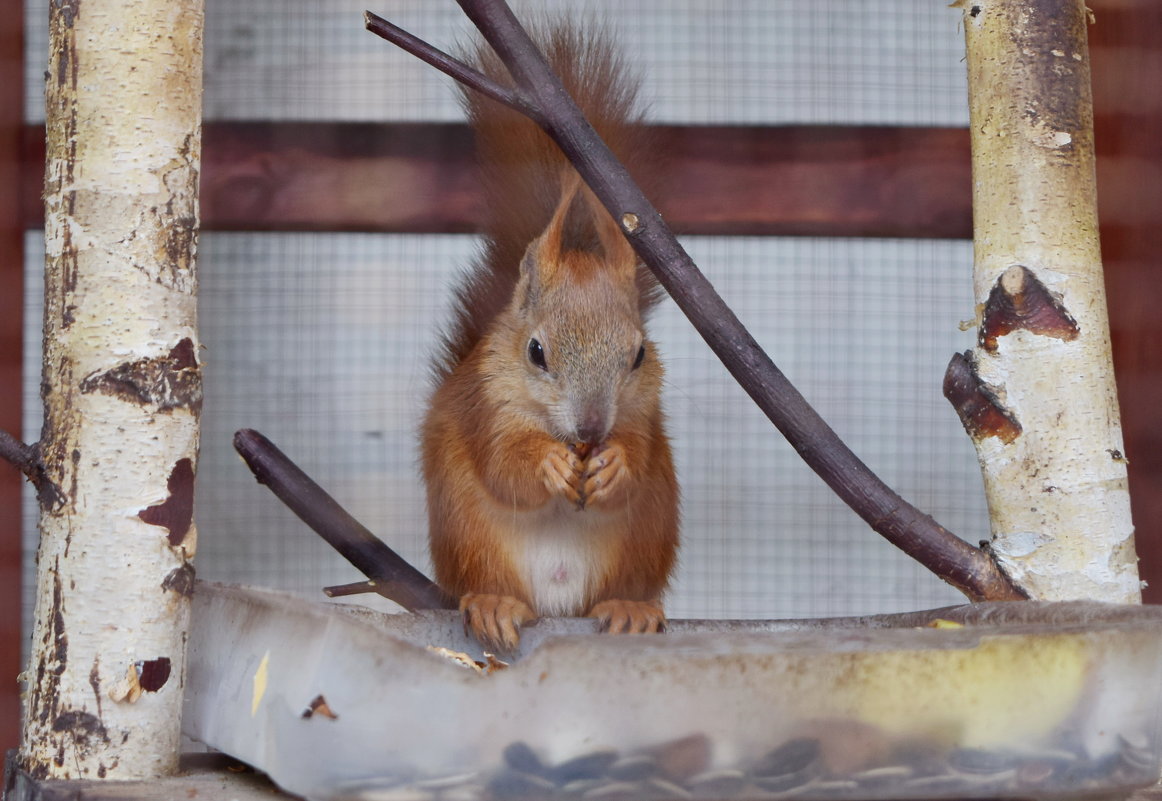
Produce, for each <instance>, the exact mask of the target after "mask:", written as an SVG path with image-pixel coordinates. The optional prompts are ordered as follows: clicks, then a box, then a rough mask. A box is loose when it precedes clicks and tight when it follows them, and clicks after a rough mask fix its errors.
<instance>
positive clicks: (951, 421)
mask: <svg viewBox="0 0 1162 801" xmlns="http://www.w3.org/2000/svg"><path fill="white" fill-rule="evenodd" d="M515 5H516V7H517V10H518V13H528V12H529V10H530V9H532V10H534V11H535V9H537V8H539V7H540V6H542V5H544V6H548V7H550V8H563V7H564V6H566V3H564V2H550V3H532V2H525V3H518V4H515ZM568 5H569V6H570V7H575V6H578V5H584V6H585V8H586V9H591V11H587V12H586V13H594V14H598V15H603V16H608V18H609V19H610V20H611V21H612V22H613V24H614V25H615V27H617V28H618V29H619V30H620V35H621V38H622V41H623V44H624V46H625V47H626V49H627V51H628V52H630V53H631V54H632V55H633V56H634V58H635V60H636V61H637V62H638V64H639V65H640V67H641V69H642V71H643V73H644V74H645V76H646V79H645V83H646V96H647V97H648V98H649V99H650V100H651V116H652V117H653V118H654V119H656V120H658V121H665V122H672V123H718V124H724V123H748V124H754V123H758V124H792V123H834V124H900V125H949V126H956V125H964V124H966V122H967V103H966V100H965V89H964V68H963V64H962V62H961V57H962V50H963V45H962V40H961V37H960V31H959V30H958V27H957V26H958V19H959V14H958V13H957V12H955V11H951V10H949V9H947V8H945V7H944V4H933V3H930V2H928V1H927V0H908V1H906V2H900V3H896V4H893V5H891V6H886V7H883V8H882V9H875V10H874V11H873V10H872V9H871V7H869V6H868V5H867V4H866V3H857V2H854V0H780V1H779V2H761V1H760V0H748V1H746V2H726V1H725V0H720V1H719V2H710V1H709V0H646V1H643V2H635V3H633V4H629V6H628V8H627V6H626V4H625V3H618V4H614V3H612V2H587V3H584V4H576V3H571V4H568ZM364 7H365V6H364V4H363V3H358V4H356V3H351V2H346V0H341V1H339V2H322V0H312V1H310V2H308V0H259V1H257V2H249V1H248V2H226V1H225V0H210V2H208V3H207V33H206V62H205V63H206V70H207V75H206V90H207V93H206V103H205V107H206V116H207V119H270V120H304V119H306V120H312V119H342V120H451V119H458V118H459V116H460V113H459V109H458V107H457V105H456V102H455V96H454V91H453V89H452V87H451V86H450V84H449V82H448V81H447V80H446V79H444V78H443V77H442V76H440V75H438V74H436V73H435V72H433V71H431V70H430V69H428V68H427V67H424V66H422V65H420V64H419V63H418V62H415V61H414V60H413V59H411V58H410V57H407V56H405V55H403V54H401V53H399V52H397V51H395V50H394V49H393V48H392V47H391V46H389V45H387V44H386V43H384V42H382V41H380V40H378V39H377V38H375V37H373V36H371V35H370V34H368V33H366V32H365V31H364V30H363V28H362V17H361V15H362V11H363V8H364ZM29 9H30V10H29V14H28V18H29V20H30V23H29V24H30V29H29V52H30V53H32V54H33V58H34V59H35V57H36V55H35V54H38V53H43V52H44V50H45V45H44V31H43V28H44V26H43V24H42V21H43V19H44V17H45V16H46V14H47V12H46V11H45V10H44V6H43V4H41V3H29ZM373 10H375V11H376V12H377V13H379V14H381V15H383V16H386V17H387V18H389V19H391V20H392V21H394V22H397V23H398V24H401V25H403V26H404V27H407V28H408V29H409V30H412V31H413V32H415V33H417V34H419V35H422V36H424V37H425V38H428V39H429V40H431V41H433V42H435V43H438V44H441V45H444V46H449V45H451V44H453V43H454V42H456V41H463V40H464V39H465V37H466V36H467V35H468V33H467V30H468V29H467V26H466V24H465V23H464V21H463V18H462V16H461V14H460V11H459V9H458V8H457V7H456V6H455V4H453V3H452V2H451V1H450V0H448V2H436V1H435V0H423V2H418V1H415V2H396V1H395V0H387V2H385V3H383V4H382V5H381V6H378V7H373ZM42 61H43V59H42ZM42 72H43V63H40V64H37V63H32V64H30V69H29V74H30V75H35V76H39V75H40V74H42ZM39 92H40V86H39V85H37V86H33V87H30V90H29V96H30V97H32V98H35V97H37V96H39ZM27 115H28V118H29V120H30V121H32V120H36V119H41V118H43V112H42V110H41V109H40V108H39V107H38V105H37V104H36V103H35V102H32V103H30V106H29V108H28V109H27ZM28 244H29V247H28V254H29V255H28V264H29V269H28V293H29V297H28V306H27V308H28V310H29V312H28V315H27V320H28V324H27V329H28V336H27V357H26V362H25V363H26V365H28V368H29V375H28V376H27V379H26V382H25V387H26V396H27V397H26V404H25V408H26V410H27V412H26V416H27V421H26V428H27V429H28V430H27V432H26V437H27V439H29V440H34V439H36V438H37V432H38V430H39V425H40V423H39V409H40V404H39V399H38V398H37V397H36V392H37V387H38V376H37V375H35V374H34V372H35V368H36V367H37V365H38V363H39V341H38V337H39V324H40V312H39V295H38V292H39V290H38V283H39V272H40V269H41V262H42V250H41V248H42V244H41V243H40V242H39V237H38V236H36V235H30V237H29V243H28ZM685 244H686V245H687V247H688V248H689V250H690V251H691V253H692V254H693V256H694V257H695V259H696V261H697V262H698V263H699V264H700V265H701V267H702V268H703V270H704V271H705V272H706V273H707V274H708V275H709V277H710V278H711V280H712V281H713V282H714V283H715V285H716V286H717V287H718V289H719V290H720V291H721V292H722V294H723V295H724V296H725V298H726V299H727V301H728V302H729V303H731V304H732V306H733V307H734V308H735V311H736V312H737V313H738V315H739V316H740V317H741V318H742V320H743V321H744V323H746V324H747V325H748V326H749V327H750V329H751V331H752V333H754V335H755V336H756V338H757V339H758V340H759V341H760V343H762V344H763V345H764V347H766V348H767V349H768V351H769V352H770V353H771V355H772V356H773V358H774V359H775V361H776V363H777V364H779V365H780V367H781V368H782V369H783V370H784V371H785V372H786V373H787V374H788V375H789V377H790V378H791V379H792V380H793V381H794V382H795V383H796V384H797V385H798V386H799V388H800V389H801V391H803V393H804V394H805V395H806V396H807V398H808V399H809V400H811V401H812V402H813V403H814V404H816V407H817V408H818V409H819V410H820V411H821V412H822V413H823V415H824V416H825V417H826V418H827V420H828V421H829V422H830V423H831V424H832V426H833V427H834V428H835V429H836V430H837V431H838V432H839V433H840V434H841V435H842V436H844V437H845V438H846V439H847V440H848V442H849V444H851V445H852V447H853V448H854V449H855V450H856V452H857V453H858V454H859V455H860V456H861V457H862V458H863V459H864V460H865V461H866V462H868V464H869V465H871V467H872V468H873V469H875V470H876V471H878V472H879V473H880V474H881V476H882V477H883V478H884V479H885V480H886V481H887V482H888V483H889V484H891V485H892V486H893V487H894V488H896V489H897V490H898V491H899V492H900V493H901V494H903V495H904V496H905V497H907V498H909V499H910V500H912V501H913V502H915V503H916V504H917V505H919V506H920V507H921V508H923V509H925V510H926V511H928V512H930V513H931V514H933V515H934V516H935V517H936V518H937V519H938V520H940V521H941V522H942V523H943V524H944V525H946V526H947V527H948V528H950V529H952V530H953V531H956V532H957V533H959V534H961V535H962V536H964V537H965V538H967V539H969V540H976V539H978V538H980V537H982V536H985V535H986V534H987V516H986V513H985V507H984V502H983V498H982V496H981V488H980V478H979V472H978V470H977V467H976V463H975V457H974V455H973V452H972V448H971V446H970V444H969V442H968V440H967V438H966V437H965V435H964V433H963V431H962V430H961V429H960V426H959V423H958V421H957V419H956V415H955V414H954V413H953V411H952V410H951V408H950V407H949V406H948V405H947V404H946V402H945V401H944V400H943V398H942V397H941V394H940V384H941V378H942V375H943V370H944V366H945V364H946V363H947V361H948V358H949V356H950V355H951V354H952V353H953V352H954V351H956V350H963V349H964V348H966V347H967V346H968V345H969V344H970V338H971V335H970V334H968V333H965V332H963V331H961V330H960V328H959V326H958V323H959V321H960V320H961V319H963V318H968V317H971V316H972V290H971V272H970V269H971V268H970V265H971V245H970V243H968V242H938V241H908V240H865V239H845V240H838V239H815V238H811V239H790V238H697V237H692V238H688V239H687V240H685ZM475 247H476V241H475V240H474V239H473V238H472V237H467V236H398V235H391V236H388V235H361V234H257V233H254V234H248V233H206V234H203V236H202V240H201V247H200V265H201V266H200V269H201V301H200V303H201V309H200V317H201V328H202V339H203V344H204V346H205V351H204V354H203V357H204V361H205V365H206V371H205V375H206V403H205V410H204V419H203V422H204V430H203V444H202V453H201V464H200V468H199V474H198V507H197V522H198V527H199V553H198V559H197V566H198V572H199V575H201V576H202V577H205V578H212V579H219V580H230V581H242V582H247V583H256V584H263V585H267V586H274V587H279V588H284V589H289V590H294V591H301V592H305V593H313V594H315V595H316V596H317V595H318V589H319V587H321V586H322V585H325V584H334V583H341V582H345V581H351V580H355V579H356V578H357V575H356V573H355V571H354V569H353V568H351V567H349V566H348V565H346V563H344V562H343V561H342V560H341V559H340V558H339V557H338V556H336V555H335V554H333V553H332V552H330V550H329V549H328V548H327V546H325V545H324V544H323V543H322V541H321V540H319V539H318V538H317V537H316V536H315V535H313V534H312V533H310V532H309V531H308V530H306V529H305V527H304V526H303V525H302V524H301V523H299V522H298V521H297V519H295V518H294V517H293V516H292V515H291V514H290V513H289V512H287V511H286V510H285V509H283V508H282V507H281V506H280V504H279V503H278V502H277V501H276V500H275V499H274V498H273V496H271V495H270V494H269V493H268V492H267V491H266V490H265V489H264V488H262V487H259V486H258V485H256V484H255V483H254V481H253V480H252V478H251V477H250V475H249V473H248V472H247V471H246V469H245V467H244V466H243V465H242V463H241V462H240V460H239V459H238V458H237V457H236V456H235V455H234V454H233V451H232V449H231V446H230V437H231V434H232V432H233V431H234V430H235V429H237V428H239V427H243V426H246V427H253V428H257V429H259V430H261V431H263V432H264V433H266V434H267V435H268V436H270V437H271V438H272V439H274V441H275V442H276V443H278V444H279V445H280V447H282V448H283V450H285V451H286V452H287V453H288V454H289V455H291V456H292V458H294V459H295V460H296V461H297V462H298V463H299V464H300V465H302V466H303V467H304V469H306V470H307V471H308V472H310V473H311V474H312V475H313V476H314V477H315V478H316V479H317V480H318V481H319V482H320V483H322V484H323V485H324V486H325V487H326V488H328V489H329V490H330V491H331V492H332V493H333V494H334V495H335V496H336V497H337V498H338V499H339V500H340V502H342V503H343V504H344V505H345V506H347V508H348V509H350V510H351V511H352V512H353V513H354V514H355V515H356V516H357V517H358V518H359V519H360V520H361V521H362V522H364V523H365V524H366V525H367V526H369V527H370V528H371V529H372V530H374V531H375V532H377V533H378V534H379V535H380V536H381V537H382V538H383V539H384V540H385V541H387V542H388V543H389V544H390V545H392V547H394V548H396V549H397V550H399V551H400V552H401V553H402V554H403V555H405V556H406V557H407V558H409V559H411V560H413V561H414V562H415V563H416V564H417V565H418V566H420V567H421V568H423V569H427V568H428V561H427V556H426V549H425V536H426V534H425V530H424V529H425V523H424V517H423V496H422V487H421V485H420V483H419V480H418V468H417V458H418V457H417V437H416V433H415V432H416V428H417V422H418V420H419V417H420V415H421V413H422V408H423V403H424V399H425V396H426V393H427V379H426V370H427V366H426V365H427V358H428V356H429V354H430V353H431V351H432V349H433V345H434V343H435V341H436V338H437V334H438V330H439V326H440V324H441V321H442V320H443V319H445V316H446V310H447V304H448V287H449V284H450V282H451V281H452V278H453V276H454V275H455V272H456V271H457V270H458V269H459V268H461V267H462V266H463V265H464V264H465V263H466V262H467V260H468V258H469V257H470V255H471V253H472V252H473V249H474V248H475ZM651 332H652V335H653V337H654V338H655V339H656V340H657V341H658V342H659V344H660V347H661V349H662V353H663V356H664V358H665V360H666V364H667V371H668V372H667V386H666V395H665V403H666V408H667V411H668V415H669V419H670V428H671V432H672V435H673V438H674V442H675V452H676V457H677V461H678V464H679V470H680V478H681V481H682V485H683V494H684V505H683V508H684V520H685V525H684V546H683V550H682V557H681V567H680V571H679V575H678V578H677V581H676V583H675V585H674V587H673V590H672V592H671V594H670V597H669V601H668V611H669V613H670V614H671V615H672V616H676V617H786V616H818V615H838V614H862V613H872V612H891V611H898V610H904V609H915V608H920V607H925V606H936V605H941V604H945V603H952V602H956V601H957V600H958V599H959V598H960V596H959V595H958V594H957V593H955V592H954V591H952V590H951V589H950V588H948V587H946V586H945V585H943V584H942V583H941V582H939V581H938V580H937V579H935V578H933V577H932V576H930V575H928V574H927V573H926V572H925V571H924V570H923V569H921V568H919V567H918V566H917V565H915V564H914V563H912V562H911V561H910V560H908V559H907V558H906V557H904V556H902V555H901V554H899V553H897V552H896V551H895V550H894V549H892V548H891V547H890V546H889V545H887V544H886V543H885V542H883V541H881V540H880V539H879V538H878V537H877V536H876V535H875V534H873V533H872V532H870V531H869V530H868V529H867V528H866V527H865V526H864V525H863V524H862V522H860V521H859V520H858V519H857V518H856V517H855V515H854V514H853V513H851V512H850V511H849V510H847V509H846V507H844V506H843V505H842V504H841V503H840V502H839V501H837V500H836V499H835V498H833V497H832V496H831V494H830V492H829V491H828V490H827V489H826V487H824V486H823V484H822V482H821V481H819V479H817V478H816V477H815V476H814V475H813V474H812V473H811V472H810V471H809V470H808V469H807V468H806V467H805V466H804V465H803V464H802V463H801V462H800V461H799V460H798V457H797V456H795V454H794V453H793V451H792V450H791V449H790V447H789V446H787V445H786V443H784V442H783V441H782V439H781V437H780V436H779V435H778V433H777V432H776V431H775V430H774V429H773V427H772V426H770V424H769V423H768V422H767V421H766V420H765V418H763V417H762V416H761V414H760V413H759V412H758V411H757V410H756V409H755V408H754V407H753V404H751V402H750V401H749V400H748V399H747V398H746V397H745V395H744V394H743V393H742V392H741V390H739V389H738V388H737V386H736V385H735V384H734V383H733V381H732V380H731V379H730V378H729V376H728V375H727V374H726V372H725V370H724V369H723V368H722V367H721V365H720V364H719V363H718V362H717V360H716V359H715V357H714V356H713V355H712V354H711V353H710V351H709V350H708V349H707V348H706V346H705V345H704V344H703V343H702V342H701V340H700V339H699V338H698V336H697V334H696V333H695V332H694V331H693V329H692V328H691V326H690V325H689V324H688V323H687V322H686V321H685V320H684V318H682V316H681V315H680V313H678V312H677V311H676V309H674V308H673V306H672V304H670V303H666V304H664V305H663V307H662V308H660V309H659V310H658V312H657V313H656V314H655V316H654V319H653V322H652V326H651ZM26 517H27V519H28V521H29V525H28V526H27V528H26V530H27V531H28V532H29V538H28V542H29V558H28V562H29V564H31V554H32V544H31V543H32V536H33V532H34V531H35V520H34V517H33V515H32V505H31V504H26ZM373 603H374V599H373Z"/></svg>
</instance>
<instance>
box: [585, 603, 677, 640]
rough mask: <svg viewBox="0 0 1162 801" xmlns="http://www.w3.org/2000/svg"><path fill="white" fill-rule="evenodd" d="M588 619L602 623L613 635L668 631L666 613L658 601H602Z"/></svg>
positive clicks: (595, 606)
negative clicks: (591, 618) (593, 618)
mask: <svg viewBox="0 0 1162 801" xmlns="http://www.w3.org/2000/svg"><path fill="white" fill-rule="evenodd" d="M586 617H595V618H597V619H598V620H599V621H601V628H602V630H603V631H608V632H610V633H611V634H650V633H653V632H659V631H665V630H666V613H665V612H663V611H662V605H661V604H660V603H658V602H657V601H618V600H611V601H601V602H599V603H597V604H594V606H593V608H592V609H590V610H589V614H588V615H586Z"/></svg>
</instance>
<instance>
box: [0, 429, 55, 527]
mask: <svg viewBox="0 0 1162 801" xmlns="http://www.w3.org/2000/svg"><path fill="white" fill-rule="evenodd" d="M0 459H3V460H4V461H6V462H8V463H10V464H11V465H12V466H13V467H15V468H16V469H17V470H19V471H20V472H21V473H24V475H25V476H26V477H27V478H28V480H29V481H30V482H32V486H34V487H36V497H37V500H38V501H39V502H40V505H41V507H42V508H44V509H49V508H52V507H54V506H56V504H57V503H58V502H59V501H60V493H59V492H57V488H56V485H55V484H53V483H52V481H51V480H50V479H49V477H48V474H47V473H46V472H45V469H44V460H42V459H41V458H40V445H39V444H36V445H26V444H25V443H23V442H21V441H20V440H18V439H16V437H14V436H12V435H11V434H9V433H8V432H7V431H0Z"/></svg>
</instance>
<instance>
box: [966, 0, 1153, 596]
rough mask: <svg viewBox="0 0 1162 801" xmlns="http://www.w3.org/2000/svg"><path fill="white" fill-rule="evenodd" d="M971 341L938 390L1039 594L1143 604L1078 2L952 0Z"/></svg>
mask: <svg viewBox="0 0 1162 801" xmlns="http://www.w3.org/2000/svg"><path fill="white" fill-rule="evenodd" d="M958 5H959V6H960V7H961V8H962V9H963V11H964V28H965V34H966V42H967V48H968V77H969V105H970V126H971V134H972V173H973V218H974V229H975V232H974V246H975V256H974V286H975V292H976V299H977V322H978V324H979V326H980V329H979V338H978V344H977V347H976V348H974V349H973V350H972V351H970V352H968V353H966V354H963V355H958V356H957V357H956V358H954V359H953V363H952V365H950V368H949V374H948V376H947V377H946V382H945V391H946V394H947V395H948V396H949V399H950V400H951V401H952V402H953V404H954V405H955V406H956V407H957V409H958V411H959V412H960V414H961V418H962V420H963V421H964V423H965V426H966V428H967V429H968V431H969V433H970V435H971V436H972V438H973V440H974V442H975V444H976V448H977V453H978V456H979V458H980V463H981V467H982V470H983V473H984V483H985V492H986V494H987V497H988V504H989V512H990V516H991V520H992V545H991V547H992V551H993V553H994V554H995V556H996V558H997V559H998V560H999V562H1000V564H1001V565H1002V566H1003V568H1004V569H1005V570H1006V572H1007V573H1008V574H1009V575H1010V576H1011V577H1012V578H1013V579H1014V580H1016V582H1017V583H1018V584H1020V585H1021V586H1022V587H1023V588H1024V589H1025V590H1027V591H1028V592H1029V594H1030V595H1031V596H1032V597H1033V598H1036V599H1045V600H1064V599H1073V598H1092V599H1098V600H1106V601H1115V602H1122V603H1132V602H1140V601H1141V592H1140V584H1139V580H1138V571H1137V557H1136V554H1135V551H1134V538H1133V525H1132V522H1131V520H1130V498H1129V492H1128V488H1127V483H1126V459H1125V457H1124V455H1123V450H1122V447H1123V446H1122V431H1121V424H1120V420H1119V413H1118V405H1117V394H1116V387H1115V385H1114V374H1113V363H1112V356H1111V350H1110V339H1109V321H1108V318H1107V312H1106V301H1105V288H1104V283H1103V279H1102V267H1101V255H1100V249H1099V246H1098V227H1097V201H1096V191H1095V180H1094V150H1093V116H1092V97H1091V91H1090V73H1089V53H1088V50H1087V47H1086V30H1085V29H1086V24H1087V22H1088V20H1087V9H1086V8H1085V6H1084V5H1083V2H1082V0H962V1H961V2H960V3H958Z"/></svg>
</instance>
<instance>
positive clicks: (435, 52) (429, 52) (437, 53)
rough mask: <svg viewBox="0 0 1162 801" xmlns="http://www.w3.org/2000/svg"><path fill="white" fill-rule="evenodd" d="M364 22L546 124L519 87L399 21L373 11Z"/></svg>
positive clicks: (427, 61) (426, 60) (442, 69)
mask: <svg viewBox="0 0 1162 801" xmlns="http://www.w3.org/2000/svg"><path fill="white" fill-rule="evenodd" d="M363 24H364V25H365V26H366V27H367V30H369V31H371V32H372V33H374V34H375V35H376V36H378V37H380V38H381V39H386V40H387V41H389V42H391V43H392V44H394V45H396V46H397V47H399V48H400V49H402V50H405V51H407V52H408V53H411V54H412V55H413V56H415V57H416V58H418V59H419V60H420V61H423V62H424V63H425V64H429V65H431V66H433V67H435V68H436V69H438V70H439V71H440V72H442V73H444V74H445V75H447V76H449V77H451V78H455V79H456V80H457V81H459V82H460V83H462V84H464V85H465V86H468V87H471V88H472V89H475V90H476V91H477V92H480V93H481V94H483V95H485V96H486V97H490V98H492V99H493V100H495V101H496V102H498V103H502V104H503V105H506V106H508V107H509V108H511V109H512V110H514V111H518V112H520V113H521V114H524V115H525V116H526V117H528V118H529V119H531V120H533V121H534V122H536V123H537V124H538V125H541V124H543V123H542V120H541V116H540V112H539V111H537V109H536V108H535V107H534V106H533V105H532V104H530V103H529V101H528V99H527V98H525V97H524V95H522V94H521V93H520V92H519V91H517V90H514V89H510V88H509V87H507V86H502V85H501V84H499V83H497V82H496V81H494V80H492V79H491V78H489V77H488V76H487V75H485V74H484V73H482V72H480V71H479V70H476V69H473V68H472V67H470V66H469V65H467V64H465V63H464V62H463V61H461V60H460V59H458V58H456V57H454V56H450V55H448V54H447V53H445V52H444V51H443V50H439V49H438V48H435V47H432V46H431V45H430V44H428V43H427V42H425V41H424V40H423V39H420V38H418V37H416V36H413V35H412V34H410V33H408V32H407V31H405V30H404V29H403V28H400V27H399V26H397V25H393V24H392V23H390V22H388V21H387V20H385V19H384V18H383V17H380V16H378V15H376V14H374V13H372V12H370V11H364V12H363Z"/></svg>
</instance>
